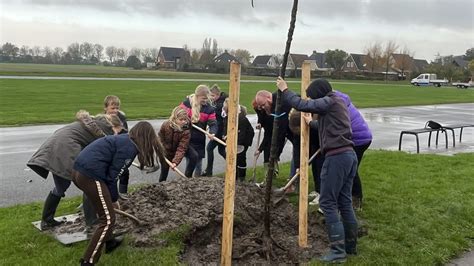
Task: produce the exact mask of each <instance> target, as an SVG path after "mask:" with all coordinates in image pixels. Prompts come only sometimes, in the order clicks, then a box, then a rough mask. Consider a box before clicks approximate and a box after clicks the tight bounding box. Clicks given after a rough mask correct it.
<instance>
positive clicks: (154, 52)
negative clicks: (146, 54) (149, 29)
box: [150, 48, 160, 61]
mask: <svg viewBox="0 0 474 266" xmlns="http://www.w3.org/2000/svg"><path fill="white" fill-rule="evenodd" d="M150 51H151V57H152V58H153V59H154V60H155V61H156V59H157V58H158V53H159V52H160V50H158V48H151V49H150Z"/></svg>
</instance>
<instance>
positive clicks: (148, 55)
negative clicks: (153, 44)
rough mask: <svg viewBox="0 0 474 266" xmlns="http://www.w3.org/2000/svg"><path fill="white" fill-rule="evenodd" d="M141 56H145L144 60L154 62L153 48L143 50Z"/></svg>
mask: <svg viewBox="0 0 474 266" xmlns="http://www.w3.org/2000/svg"><path fill="white" fill-rule="evenodd" d="M141 58H143V62H145V63H147V62H153V60H151V61H150V59H151V49H150V48H145V49H142V50H141Z"/></svg>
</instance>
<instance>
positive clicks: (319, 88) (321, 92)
mask: <svg viewBox="0 0 474 266" xmlns="http://www.w3.org/2000/svg"><path fill="white" fill-rule="evenodd" d="M331 91H332V87H331V84H329V82H328V81H327V80H325V79H316V80H314V81H313V82H311V84H309V86H308V88H307V89H306V96H308V97H309V98H311V99H318V98H323V97H324V96H326V95H327V94H328V93H329V92H331Z"/></svg>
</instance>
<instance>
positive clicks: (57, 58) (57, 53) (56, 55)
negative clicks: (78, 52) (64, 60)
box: [52, 47, 64, 64]
mask: <svg viewBox="0 0 474 266" xmlns="http://www.w3.org/2000/svg"><path fill="white" fill-rule="evenodd" d="M63 53H64V51H63V48H61V47H56V48H54V50H53V56H52V57H53V63H55V64H59V63H60V62H61V57H62V56H63Z"/></svg>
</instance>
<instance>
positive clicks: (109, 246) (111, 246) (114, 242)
mask: <svg viewBox="0 0 474 266" xmlns="http://www.w3.org/2000/svg"><path fill="white" fill-rule="evenodd" d="M122 242H123V237H114V238H112V239H110V240H109V241H106V242H105V253H106V254H109V253H110V252H112V251H114V250H115V249H116V248H118V247H119V246H120V245H121V244H122Z"/></svg>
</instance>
